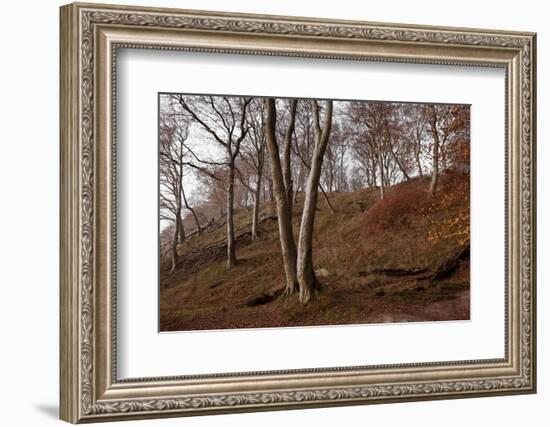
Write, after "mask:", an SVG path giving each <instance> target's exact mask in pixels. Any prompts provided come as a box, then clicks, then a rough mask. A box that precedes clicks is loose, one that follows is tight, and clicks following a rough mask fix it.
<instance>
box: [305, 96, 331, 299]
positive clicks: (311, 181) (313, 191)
mask: <svg viewBox="0 0 550 427" xmlns="http://www.w3.org/2000/svg"><path fill="white" fill-rule="evenodd" d="M312 107H313V113H314V128H315V140H316V141H315V147H314V150H313V159H312V162H311V169H310V172H309V176H308V179H307V183H306V188H305V193H306V194H305V200H304V209H303V212H302V221H301V224H300V235H299V238H298V256H297V270H298V284H299V287H300V302H301V303H303V304H306V303H307V302H308V301H309V300H310V299H311V295H312V293H313V291H314V289H315V287H316V279H315V272H314V270H313V225H314V222H315V211H316V207H317V198H318V189H319V181H320V178H321V168H322V166H323V157H324V155H325V151H326V148H327V144H328V141H329V136H330V130H331V126H332V101H326V111H325V119H324V122H323V127H322V128H320V125H319V109H318V108H319V107H318V105H317V102H316V101H312Z"/></svg>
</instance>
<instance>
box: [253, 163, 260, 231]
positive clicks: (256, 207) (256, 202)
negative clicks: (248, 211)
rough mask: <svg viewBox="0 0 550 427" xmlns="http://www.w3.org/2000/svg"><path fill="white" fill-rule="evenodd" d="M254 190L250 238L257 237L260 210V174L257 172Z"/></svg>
mask: <svg viewBox="0 0 550 427" xmlns="http://www.w3.org/2000/svg"><path fill="white" fill-rule="evenodd" d="M257 178H258V179H257V180H256V189H255V191H254V207H253V208H252V236H251V238H252V240H256V239H257V238H258V216H259V212H260V193H261V191H262V174H261V173H259V174H258V177H257Z"/></svg>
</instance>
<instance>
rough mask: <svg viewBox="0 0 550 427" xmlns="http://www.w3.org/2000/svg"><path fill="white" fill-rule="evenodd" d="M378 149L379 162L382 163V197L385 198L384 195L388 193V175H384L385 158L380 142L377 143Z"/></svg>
mask: <svg viewBox="0 0 550 427" xmlns="http://www.w3.org/2000/svg"><path fill="white" fill-rule="evenodd" d="M376 147H377V151H378V164H379V165H380V199H382V200H384V196H385V195H386V189H385V186H386V177H385V176H384V159H383V158H382V147H380V144H379V143H377V144H376Z"/></svg>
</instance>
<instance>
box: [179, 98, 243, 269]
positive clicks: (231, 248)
mask: <svg viewBox="0 0 550 427" xmlns="http://www.w3.org/2000/svg"><path fill="white" fill-rule="evenodd" d="M173 99H174V100H175V101H176V102H177V103H178V104H179V106H180V107H181V110H182V112H183V113H184V114H185V115H187V116H188V117H190V118H192V119H193V122H194V123H195V124H196V125H197V126H198V127H200V129H202V131H203V133H204V135H205V136H206V137H207V138H208V140H210V141H212V142H214V143H215V144H217V145H218V148H220V149H221V150H222V151H223V152H225V156H224V157H225V158H224V160H223V161H215V160H206V159H205V158H204V157H202V156H200V155H199V154H197V152H196V150H194V149H193V148H191V147H190V146H189V145H186V148H187V150H188V152H189V153H190V154H191V156H192V158H193V160H192V161H190V162H188V165H189V166H191V167H193V168H195V169H197V170H199V171H200V172H201V173H203V174H206V175H208V176H210V177H211V178H213V179H217V180H220V178H219V177H218V176H216V175H215V174H213V173H212V172H211V171H210V170H209V169H208V167H209V166H211V167H212V166H213V167H219V166H224V167H225V170H226V176H225V179H224V180H223V182H224V185H225V190H226V196H227V197H226V215H227V218H226V225H227V267H228V268H233V267H234V266H235V265H236V264H237V257H236V254H235V225H234V219H233V215H234V203H235V200H234V196H235V174H236V160H237V156H238V155H239V153H240V148H241V143H242V141H243V140H244V139H245V137H246V135H247V133H248V131H249V127H248V125H247V122H246V113H247V108H248V106H249V104H250V102H251V101H252V98H246V97H228V96H185V95H173Z"/></svg>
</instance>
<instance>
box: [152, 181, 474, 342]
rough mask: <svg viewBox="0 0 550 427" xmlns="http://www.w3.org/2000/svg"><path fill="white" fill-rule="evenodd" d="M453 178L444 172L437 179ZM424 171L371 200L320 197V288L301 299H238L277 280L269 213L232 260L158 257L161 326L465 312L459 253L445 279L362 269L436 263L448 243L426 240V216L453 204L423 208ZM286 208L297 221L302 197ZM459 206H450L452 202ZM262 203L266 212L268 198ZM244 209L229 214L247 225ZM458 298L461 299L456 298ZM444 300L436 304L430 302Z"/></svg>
mask: <svg viewBox="0 0 550 427" xmlns="http://www.w3.org/2000/svg"><path fill="white" fill-rule="evenodd" d="M453 182H454V180H453V179H451V178H448V177H447V178H446V177H443V179H442V189H444V190H449V189H452V187H453V185H454V184H453ZM427 186H428V183H427V180H426V179H416V180H412V181H409V182H406V183H403V184H399V185H396V186H394V187H392V188H390V189H388V191H387V196H386V198H385V200H383V201H380V200H379V194H378V191H377V190H376V189H365V190H362V191H359V192H356V193H333V194H330V195H329V197H330V199H331V201H332V204H333V206H334V207H335V208H336V209H337V212H336V213H335V214H331V213H330V212H329V210H328V209H327V207H326V205H325V202H324V200H323V199H322V197H320V198H319V202H318V212H317V216H316V221H315V237H314V260H315V263H316V265H315V268H316V269H321V268H323V269H326V270H327V271H328V272H329V274H328V276H327V277H323V278H321V279H320V280H321V282H323V285H324V287H323V291H322V292H319V293H317V294H316V295H315V296H314V299H313V300H312V301H311V302H310V303H309V304H307V305H305V306H304V305H301V304H299V303H298V301H297V298H296V296H295V295H291V296H288V297H280V298H277V299H275V300H274V301H272V302H270V303H268V304H264V305H258V306H254V307H248V306H246V305H245V302H246V301H248V300H250V299H251V298H255V297H258V296H261V295H262V294H263V293H269V292H272V291H273V290H275V289H277V288H279V287H280V286H281V285H282V284H283V283H284V272H283V268H282V261H281V254H280V244H279V236H278V231H277V222H276V221H267V222H264V223H263V224H261V227H260V231H261V234H260V238H259V240H257V241H253V242H247V243H242V244H240V245H239V246H238V247H237V257H238V260H239V262H238V265H237V266H236V268H235V269H233V270H231V271H228V270H227V269H226V268H225V258H224V256H223V254H222V255H221V256H219V257H217V258H216V259H214V260H212V261H210V262H208V263H206V264H204V265H200V266H192V265H191V266H187V267H186V268H182V269H178V270H176V271H175V272H174V273H173V274H169V273H168V272H167V269H166V267H167V264H166V262H163V263H162V264H161V330H163V331H167V330H190V329H225V328H242V327H248V328H250V327H276V326H298V325H302V326H306V325H323V324H349V323H368V322H382V321H418V320H451V319H467V318H469V300H468V295H469V265H468V263H464V265H462V266H461V269H460V270H459V272H458V273H457V274H455V275H454V276H453V277H451V278H450V279H448V280H446V281H443V282H439V283H433V282H430V281H429V280H428V278H427V277H426V275H420V276H411V277H401V278H396V277H387V276H384V275H379V274H378V275H377V274H365V272H369V271H372V270H373V269H379V268H419V267H421V268H427V269H429V270H431V271H433V270H434V269H436V268H437V266H438V265H439V264H441V263H442V262H443V261H444V260H445V259H447V258H448V257H449V256H450V255H451V254H452V253H453V252H454V251H456V249H457V248H456V244H453V243H452V242H449V241H445V240H442V241H439V242H437V243H434V242H431V241H430V240H429V239H428V230H429V228H430V227H431V226H432V225H433V224H434V223H440V222H443V221H446V220H448V219H449V218H453V215H455V214H456V211H455V209H454V208H453V209H448V210H438V209H428V208H429V207H430V206H432V204H433V203H436V202H434V200H433V199H432V198H431V197H430V196H429V195H428V193H427V191H426V189H427ZM299 196H300V197H299V200H298V203H297V204H296V206H295V209H294V226H295V231H296V232H297V231H298V227H299V221H300V214H301V203H302V198H301V195H299ZM461 208H462V210H463V207H460V206H456V209H457V210H458V209H461ZM263 213H265V214H273V213H274V208H273V206H271V205H270V204H268V205H266V206H264V207H263ZM249 222H250V212H249V211H240V212H237V215H236V227H237V228H242V229H243V230H245V229H246V225H247V224H248V223H249ZM224 236H225V227H220V228H218V229H215V230H212V231H210V232H209V233H207V234H205V235H202V236H196V237H194V238H191V239H190V240H189V241H188V242H186V243H185V244H184V245H181V246H180V248H179V252H180V254H181V256H182V257H185V256H186V254H188V253H189V252H190V251H191V250H193V249H197V248H201V247H204V246H207V245H208V244H211V243H213V242H216V241H219V240H222V239H224ZM456 301H460V302H461V303H460V304H457V303H456ZM442 304H443V305H444V306H443V308H439V309H438V308H437V307H438V305H439V306H440V305H442Z"/></svg>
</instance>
